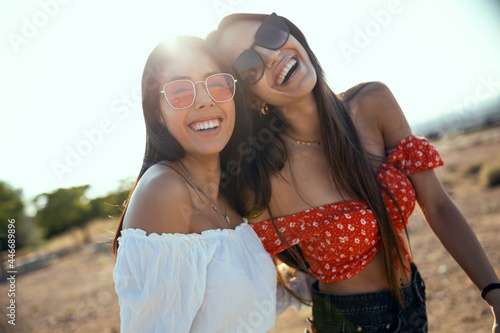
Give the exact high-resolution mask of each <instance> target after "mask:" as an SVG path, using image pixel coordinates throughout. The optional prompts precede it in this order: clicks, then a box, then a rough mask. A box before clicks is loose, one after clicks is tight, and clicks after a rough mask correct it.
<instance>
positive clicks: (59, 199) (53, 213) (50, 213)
mask: <svg viewBox="0 0 500 333" xmlns="http://www.w3.org/2000/svg"><path fill="white" fill-rule="evenodd" d="M89 187H90V186H89V185H84V186H76V187H71V188H60V189H57V190H55V191H54V192H52V193H42V194H39V195H38V196H36V197H35V199H34V202H35V205H36V206H37V214H36V218H35V220H36V223H37V224H38V226H40V227H41V228H42V229H44V231H45V237H47V238H50V237H53V236H55V235H58V234H60V233H63V232H65V231H67V230H69V229H71V228H75V227H76V228H80V229H81V230H82V231H83V233H84V241H85V242H88V241H89V240H90V237H89V235H88V232H87V231H86V228H85V227H86V225H87V223H88V222H90V221H91V220H92V215H91V206H90V202H89V200H88V199H87V198H86V197H85V192H86V191H87V190H88V189H89Z"/></svg>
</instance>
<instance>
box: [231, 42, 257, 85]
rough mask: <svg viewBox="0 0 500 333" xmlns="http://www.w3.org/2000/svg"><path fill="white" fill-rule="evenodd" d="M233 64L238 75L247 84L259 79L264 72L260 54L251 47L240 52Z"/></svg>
mask: <svg viewBox="0 0 500 333" xmlns="http://www.w3.org/2000/svg"><path fill="white" fill-rule="evenodd" d="M233 66H234V69H235V70H236V71H237V72H238V75H239V77H240V78H241V79H242V80H243V81H244V82H246V83H249V84H254V83H255V82H257V81H259V80H260V78H261V77H262V75H263V74H264V62H263V61H262V58H261V57H260V55H259V54H258V53H257V52H255V51H254V50H252V49H250V50H246V51H245V52H243V53H242V54H240V56H239V57H238V58H237V59H236V61H235V62H234V64H233Z"/></svg>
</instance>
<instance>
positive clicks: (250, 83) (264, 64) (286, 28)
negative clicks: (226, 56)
mask: <svg viewBox="0 0 500 333" xmlns="http://www.w3.org/2000/svg"><path fill="white" fill-rule="evenodd" d="M271 20H277V21H278V22H280V24H282V25H283V27H284V28H285V30H283V29H280V28H278V27H277V26H276V25H275V24H271V25H273V26H275V27H276V29H279V30H281V31H284V32H286V38H285V41H284V42H283V43H282V44H281V45H279V46H276V47H270V46H266V45H262V44H259V43H258V42H257V40H256V37H257V34H258V33H259V30H260V29H261V27H262V25H263V24H264V23H267V22H271ZM289 38H290V28H289V27H288V25H287V24H286V23H285V22H284V21H283V20H282V19H281V18H279V16H278V15H277V14H276V13H274V12H273V13H272V14H271V15H269V16H268V17H266V19H265V20H264V21H262V23H261V24H260V26H259V28H258V29H257V32H256V33H255V36H254V42H253V43H252V46H250V48H248V49H246V50H245V51H243V52H241V54H240V55H239V56H238V57H237V58H236V60H235V61H234V62H233V69H234V70H235V72H236V73H238V76H240V75H239V70H237V69H236V67H235V66H234V64H235V63H236V62H237V61H238V59H240V57H242V56H243V55H244V54H248V53H255V54H256V55H257V56H258V58H259V59H260V61H261V62H262V66H263V67H262V68H263V69H262V71H261V73H260V76H259V78H258V79H256V80H255V81H254V82H250V81H248V80H247V79H244V80H242V81H243V82H244V83H245V84H248V85H254V84H256V83H257V82H259V80H260V79H261V78H262V76H264V73H265V71H266V63H265V62H264V59H262V57H261V56H260V54H259V53H258V52H257V51H255V50H254V47H255V46H260V47H264V48H266V49H269V50H277V49H279V48H281V47H283V45H285V44H286V42H287V41H288V39H289Z"/></svg>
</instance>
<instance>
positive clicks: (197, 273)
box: [113, 229, 214, 333]
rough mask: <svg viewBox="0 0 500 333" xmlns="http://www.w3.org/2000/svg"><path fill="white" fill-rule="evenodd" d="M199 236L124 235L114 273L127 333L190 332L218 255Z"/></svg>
mask: <svg viewBox="0 0 500 333" xmlns="http://www.w3.org/2000/svg"><path fill="white" fill-rule="evenodd" d="M197 236H199V235H183V234H163V235H157V234H151V235H148V236H146V233H145V232H144V231H143V230H140V229H125V230H123V231H122V237H121V238H120V239H119V245H120V246H119V248H118V255H117V260H116V265H115V269H114V272H113V278H114V280H115V289H116V293H117V294H118V297H119V303H120V320H121V332H122V333H126V332H189V330H190V328H191V325H192V322H193V320H194V318H195V316H196V313H197V312H198V309H199V308H200V306H201V303H202V301H203V295H204V292H205V287H206V274H207V265H208V263H209V262H210V260H211V256H212V255H213V250H212V251H211V250H210V249H209V248H207V246H206V242H204V241H203V239H202V238H201V237H197ZM211 248H212V249H213V248H214V247H211ZM210 252H211V253H210Z"/></svg>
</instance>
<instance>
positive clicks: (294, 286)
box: [276, 271, 317, 316]
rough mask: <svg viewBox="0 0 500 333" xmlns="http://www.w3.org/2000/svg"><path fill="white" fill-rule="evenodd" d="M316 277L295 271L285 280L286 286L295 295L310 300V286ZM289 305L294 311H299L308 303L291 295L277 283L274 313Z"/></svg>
mask: <svg viewBox="0 0 500 333" xmlns="http://www.w3.org/2000/svg"><path fill="white" fill-rule="evenodd" d="M316 279H317V278H316V277H314V276H312V275H310V274H307V273H304V272H301V271H295V274H294V277H292V278H291V279H290V280H288V281H286V282H287V285H288V287H289V288H290V289H291V290H292V291H293V292H294V293H295V294H296V295H298V296H299V297H301V298H302V299H304V300H305V301H307V302H311V301H312V298H311V286H312V284H313V283H314V281H316ZM289 306H292V308H293V309H294V310H295V311H300V310H302V309H305V308H307V307H308V305H306V304H304V303H302V302H301V301H299V300H298V299H297V298H295V297H293V295H292V294H291V293H290V292H289V291H288V290H286V288H285V287H284V286H283V285H282V284H280V283H278V288H277V290H276V315H277V316H278V315H280V314H282V313H283V312H284V311H285V310H286V309H287V308H288V307H289Z"/></svg>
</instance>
